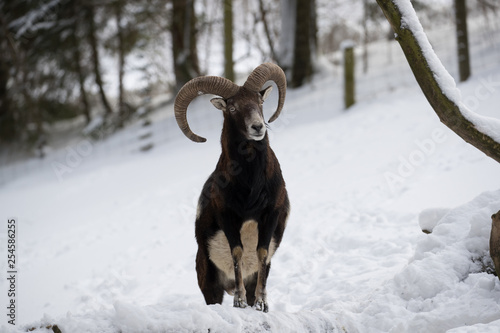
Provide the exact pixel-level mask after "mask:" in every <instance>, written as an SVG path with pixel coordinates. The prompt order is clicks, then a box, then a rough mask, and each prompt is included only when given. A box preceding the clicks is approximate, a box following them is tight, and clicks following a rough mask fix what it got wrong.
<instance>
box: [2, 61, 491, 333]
mask: <svg viewBox="0 0 500 333" xmlns="http://www.w3.org/2000/svg"><path fill="white" fill-rule="evenodd" d="M489 66H490V67H489V69H488V71H483V72H481V73H480V74H478V75H475V76H474V77H473V78H472V79H471V80H469V81H468V82H467V83H465V84H460V85H458V88H459V89H461V92H462V96H463V97H465V98H468V100H469V101H474V102H475V103H476V104H475V106H476V107H475V110H476V111H478V112H481V113H484V114H487V115H489V116H492V117H496V118H500V115H499V114H498V107H497V106H498V105H499V104H500V93H499V91H498V89H499V88H498V85H488V82H494V83H498V82H500V67H491V66H492V65H491V64H489ZM327 74H328V75H323V76H320V77H318V78H316V79H315V81H314V82H312V84H310V85H308V86H307V87H304V88H301V89H297V90H289V92H288V94H287V100H286V102H285V109H284V113H283V114H282V116H281V117H280V118H279V119H278V120H277V121H276V122H275V123H273V124H272V125H271V133H270V135H271V145H272V147H273V149H274V151H275V152H276V155H277V156H278V158H279V160H280V163H281V166H282V169H283V173H284V177H285V180H286V182H287V187H288V190H289V194H290V200H291V204H292V212H291V216H290V220H289V223H288V227H287V230H286V232H285V236H284V239H283V242H282V245H281V247H280V249H279V250H278V252H277V253H276V255H275V257H274V259H273V267H272V270H271V274H270V277H269V280H268V298H269V302H270V312H269V313H268V314H262V313H260V312H257V311H254V310H252V309H243V310H242V309H234V308H232V306H231V304H232V303H231V299H230V297H229V296H226V298H225V303H224V304H222V305H216V306H206V305H205V304H204V302H203V298H202V295H201V293H200V292H199V290H198V286H197V282H196V274H195V270H194V256H195V253H196V244H195V240H194V225H193V224H194V216H195V211H196V202H197V198H198V195H199V193H200V191H201V187H202V185H203V183H204V181H205V179H206V177H207V176H208V175H209V174H210V172H211V171H212V170H213V168H214V166H215V163H216V161H217V159H218V154H219V152H220V147H219V142H218V135H219V133H220V123H221V117H220V115H219V114H218V113H217V111H216V110H215V109H213V110H212V107H211V105H210V104H209V103H208V101H207V100H206V99H203V98H200V100H199V101H196V102H195V103H193V105H192V106H190V110H189V117H190V121H191V120H192V122H193V126H192V128H193V130H195V131H196V132H199V133H200V134H202V135H204V136H206V137H207V138H208V140H209V141H208V142H207V143H206V144H194V143H192V142H189V141H188V140H187V139H186V138H184V137H183V136H182V134H181V133H180V131H179V130H178V129H177V128H176V127H175V126H174V125H175V124H174V125H172V122H171V121H169V119H170V118H168V115H170V114H171V107H169V108H168V109H167V110H162V113H160V114H156V115H154V118H153V120H154V123H153V125H152V126H150V127H148V128H144V127H142V126H140V124H136V125H134V126H132V127H130V128H129V129H128V130H126V131H123V132H121V133H118V134H117V135H115V136H114V137H112V138H109V139H108V140H105V141H103V142H98V141H95V142H92V141H86V140H84V139H78V140H75V141H74V142H68V145H67V146H66V147H65V148H64V149H62V150H60V151H54V152H52V153H51V155H49V156H48V157H47V161H48V162H49V163H47V164H44V165H41V166H40V167H39V168H38V169H36V170H33V168H32V167H28V166H27V167H25V168H26V170H28V169H29V170H30V172H26V174H24V173H23V172H19V173H18V174H15V177H10V176H9V177H2V178H1V179H2V180H3V183H2V185H1V187H0V212H1V213H2V217H1V218H2V220H4V221H5V220H7V218H8V217H11V216H14V217H17V219H18V221H19V232H18V248H19V260H20V262H19V280H18V283H17V288H18V292H19V293H18V298H17V301H18V305H19V308H18V326H16V327H15V328H14V327H11V326H10V325H7V324H6V322H5V321H3V320H2V321H1V322H0V331H1V332H21V331H26V329H27V328H31V327H34V328H39V327H42V326H47V325H49V324H57V325H58V327H59V328H60V329H61V330H62V332H207V331H208V330H209V329H210V332H262V331H272V332H344V331H347V332H444V331H447V330H451V331H452V332H488V331H490V332H496V331H498V330H499V329H500V308H499V305H498V304H499V301H500V281H499V280H498V278H497V277H495V276H494V275H492V274H487V273H485V272H484V267H483V266H484V265H489V264H491V263H490V262H489V261H488V258H487V251H488V238H489V231H490V224H491V219H490V216H491V214H493V213H495V212H496V211H498V210H499V209H500V190H499V189H500V177H498V175H499V173H500V166H499V165H498V163H496V162H494V161H493V160H491V159H489V158H488V157H486V156H484V154H482V153H480V152H479V151H477V150H476V149H475V148H473V147H472V146H470V145H468V144H467V143H465V142H463V141H462V140H461V139H459V138H458V137H457V136H456V135H455V134H454V133H452V132H451V131H449V130H448V129H447V128H445V127H444V126H443V125H442V124H441V123H440V122H439V121H438V119H437V116H436V115H435V114H434V113H433V111H432V110H431V109H430V107H429V106H428V104H427V102H426V100H425V98H424V97H423V95H422V93H421V92H420V90H419V89H418V88H417V87H416V85H415V84H413V85H412V84H409V85H403V86H402V87H395V90H394V91H393V92H392V93H377V94H375V95H374V96H373V95H372V96H371V97H373V99H371V98H369V99H368V98H365V99H363V98H361V100H360V102H359V103H358V104H356V105H355V106H354V107H353V108H351V109H350V110H349V111H348V112H344V111H343V110H342V108H341V103H340V100H341V93H340V91H339V90H338V89H336V88H337V87H338V86H339V82H338V80H337V78H336V77H335V76H334V75H329V74H331V73H327ZM387 81H388V78H386V79H383V82H381V84H386V83H387ZM485 82H486V83H485ZM371 84H372V85H373V83H371ZM367 85H368V84H365V85H364V86H363V88H362V89H367ZM488 91H489V92H490V93H489V94H485V92H488ZM478 92H480V93H479V94H478ZM272 97H273V98H274V100H271V101H270V102H267V103H266V104H267V105H265V108H266V112H267V114H270V113H271V112H272V110H273V108H274V106H275V101H276V96H275V95H274V96H272ZM206 109H209V110H210V112H208V111H207V110H206ZM170 120H171V119H170ZM144 131H145V133H152V135H153V138H155V141H154V142H155V145H154V148H153V149H152V150H149V151H147V152H140V150H139V144H138V143H139V141H138V136H143V135H144ZM116 147H123V148H120V149H115V148H116ZM54 162H57V163H60V164H64V165H65V166H67V167H69V169H70V170H69V171H68V170H66V171H67V172H63V171H61V170H62V169H57V168H56V169H54ZM26 163H31V162H26ZM56 165H58V164H56ZM23 167H24V166H22V165H21V166H20V170H25V169H23ZM56 170H59V171H56ZM3 171H5V170H4V169H2V172H3ZM5 174H6V175H11V171H10V169H9V171H8V172H5ZM58 175H59V176H58ZM422 212H423V213H422ZM419 216H420V217H419ZM4 225H5V224H2V226H4ZM421 226H422V227H425V228H427V229H432V231H433V232H432V233H431V234H428V235H427V234H424V233H422V232H421ZM5 231H6V230H5V228H4V227H2V229H1V230H0V240H1V244H5V243H4V242H5V240H6V234H5ZM2 251H5V248H3V247H2ZM1 258H2V259H1V260H0V270H1V271H2V272H6V271H7V267H6V262H5V260H4V258H6V254H5V253H4V252H2V254H1ZM0 281H1V282H0V290H2V292H1V295H0V301H1V302H2V303H1V304H7V303H6V302H7V299H6V292H4V291H5V290H6V287H7V283H6V280H5V279H1V280H0ZM2 306H3V305H2ZM37 331H38V332H47V330H46V329H45V328H40V329H38V330H37Z"/></svg>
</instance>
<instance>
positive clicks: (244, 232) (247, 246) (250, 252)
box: [208, 220, 276, 280]
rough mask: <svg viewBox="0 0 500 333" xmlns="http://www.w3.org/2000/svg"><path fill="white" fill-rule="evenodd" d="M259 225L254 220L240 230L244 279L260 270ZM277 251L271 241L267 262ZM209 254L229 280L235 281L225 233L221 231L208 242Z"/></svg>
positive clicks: (244, 224) (247, 222)
mask: <svg viewBox="0 0 500 333" xmlns="http://www.w3.org/2000/svg"><path fill="white" fill-rule="evenodd" d="M257 227H258V224H257V222H255V221H254V220H250V221H246V222H245V223H243V225H242V226H241V229H240V238H241V243H242V244H243V257H242V258H241V260H242V263H241V273H242V277H243V279H245V278H246V277H249V276H250V275H252V274H253V273H255V272H257V271H258V269H259V261H258V258H257V243H258V240H259V232H258V228H257ZM275 250H276V243H275V242H274V239H271V244H269V251H268V257H267V262H268V263H269V262H270V261H271V257H272V256H273V254H274V251H275ZM208 253H209V258H210V260H212V262H213V263H214V264H215V266H217V268H219V269H220V270H221V271H222V272H224V273H225V274H226V276H227V278H228V279H232V280H234V265H233V258H232V256H231V248H230V247H229V242H228V241H227V238H226V235H225V234H224V231H222V230H219V231H217V233H216V234H215V235H214V236H213V237H212V238H211V239H210V240H209V241H208Z"/></svg>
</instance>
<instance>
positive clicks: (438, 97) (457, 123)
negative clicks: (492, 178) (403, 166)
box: [377, 0, 500, 163]
mask: <svg viewBox="0 0 500 333" xmlns="http://www.w3.org/2000/svg"><path fill="white" fill-rule="evenodd" d="M394 1H395V0H377V3H378V5H379V6H380V8H382V11H383V12H384V14H385V17H386V18H387V20H388V21H389V23H390V24H391V26H392V28H393V29H394V32H395V33H396V36H397V37H396V39H397V41H398V42H399V44H400V45H401V48H402V50H403V52H404V54H405V56H406V59H407V61H408V64H409V65H410V67H411V70H412V72H413V75H414V76H415V78H416V80H417V82H418V84H419V86H420V88H421V89H422V92H423V93H424V95H425V97H426V98H427V101H428V102H429V103H430V105H431V106H432V108H433V109H434V111H435V112H436V114H437V115H438V116H439V119H440V120H441V122H442V123H443V124H445V125H446V126H448V127H449V128H450V129H451V130H452V131H454V132H455V133H456V134H458V135H459V136H460V137H461V138H462V139H464V140H465V141H466V142H468V143H470V144H471V145H473V146H474V147H476V148H477V149H479V150H480V151H482V152H483V153H485V154H486V155H488V156H489V157H491V158H492V159H494V160H495V161H497V162H499V163H500V143H499V142H497V141H495V140H494V139H493V138H491V137H490V136H489V135H488V134H487V133H484V132H481V131H480V130H478V128H477V127H476V126H475V124H473V123H472V122H471V121H470V120H468V119H466V118H465V117H464V115H463V113H462V111H461V110H460V107H459V106H458V105H457V104H456V103H455V102H454V101H452V100H450V98H449V97H448V96H446V95H445V94H444V93H443V89H442V87H441V86H440V85H439V83H438V82H437V80H436V77H435V76H434V72H433V71H432V70H431V68H430V66H429V62H428V60H427V58H426V55H424V54H423V52H422V46H421V45H420V44H419V42H418V40H417V39H416V37H415V34H414V32H413V31H412V30H410V28H408V25H407V24H404V25H402V24H401V21H402V17H403V15H402V13H401V11H400V9H399V8H398V6H396V4H395V3H394ZM408 2H409V0H408ZM405 15H408V13H406V14H405ZM415 15H416V14H415ZM407 19H408V18H407ZM410 20H411V18H410ZM423 37H424V38H425V35H424V36H423ZM426 42H427V43H428V41H426ZM429 45H430V44H429ZM443 70H444V68H443ZM462 107H464V106H463V105H462Z"/></svg>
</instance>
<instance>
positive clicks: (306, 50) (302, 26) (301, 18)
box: [290, 0, 314, 87]
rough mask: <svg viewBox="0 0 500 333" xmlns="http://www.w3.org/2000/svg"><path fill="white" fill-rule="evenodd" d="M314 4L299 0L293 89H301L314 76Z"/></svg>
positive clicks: (308, 0) (309, 1) (309, 0)
mask: <svg viewBox="0 0 500 333" xmlns="http://www.w3.org/2000/svg"><path fill="white" fill-rule="evenodd" d="M313 4H314V2H313V1H312V0H297V10H296V13H297V15H296V16H295V18H296V26H295V47H294V53H293V54H294V59H293V67H292V79H291V82H290V85H291V86H292V87H300V86H301V85H303V84H304V83H305V82H306V81H307V80H308V79H310V78H311V76H312V74H313V69H312V56H311V55H312V52H313V49H312V46H313V40H312V36H313V33H312V28H313V26H314V25H313V21H312V18H313V14H314V13H313V10H314V8H313Z"/></svg>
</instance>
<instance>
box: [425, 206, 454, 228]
mask: <svg viewBox="0 0 500 333" xmlns="http://www.w3.org/2000/svg"><path fill="white" fill-rule="evenodd" d="M449 211H450V209H448V208H429V209H424V210H423V211H421V212H420V214H419V215H418V224H419V225H420V229H422V231H423V232H425V233H427V234H430V233H431V232H432V230H433V229H434V227H435V226H436V225H437V224H438V222H439V221H440V220H441V219H442V218H443V216H445V215H446V214H447V213H448V212H449Z"/></svg>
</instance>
